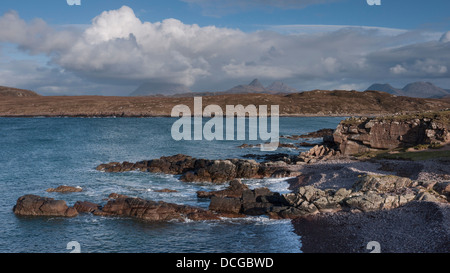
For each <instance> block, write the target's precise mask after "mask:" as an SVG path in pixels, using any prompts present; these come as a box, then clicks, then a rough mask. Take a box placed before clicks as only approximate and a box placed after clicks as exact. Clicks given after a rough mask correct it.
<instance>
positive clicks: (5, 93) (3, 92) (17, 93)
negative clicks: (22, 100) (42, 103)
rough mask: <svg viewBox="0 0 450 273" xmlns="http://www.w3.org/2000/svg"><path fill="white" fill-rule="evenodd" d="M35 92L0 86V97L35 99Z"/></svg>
mask: <svg viewBox="0 0 450 273" xmlns="http://www.w3.org/2000/svg"><path fill="white" fill-rule="evenodd" d="M37 96H40V95H39V94H37V93H36V92H33V91H30V90H25V89H18V88H12V87H6V86H0V97H37Z"/></svg>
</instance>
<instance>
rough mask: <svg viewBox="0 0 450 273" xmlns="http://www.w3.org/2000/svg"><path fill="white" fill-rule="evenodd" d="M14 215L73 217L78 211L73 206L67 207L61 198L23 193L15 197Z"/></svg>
mask: <svg viewBox="0 0 450 273" xmlns="http://www.w3.org/2000/svg"><path fill="white" fill-rule="evenodd" d="M13 212H14V213H15V214H16V215H22V216H61V217H74V216H77V215H78V212H77V210H76V209H75V208H73V207H68V206H67V204H66V202H65V201H63V200H55V199H53V198H48V197H41V196H37V195H24V196H22V197H19V199H17V203H16V205H15V206H14V208H13Z"/></svg>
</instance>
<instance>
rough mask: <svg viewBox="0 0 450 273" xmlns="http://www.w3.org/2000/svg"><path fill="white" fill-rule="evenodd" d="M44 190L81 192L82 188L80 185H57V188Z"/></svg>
mask: <svg viewBox="0 0 450 273" xmlns="http://www.w3.org/2000/svg"><path fill="white" fill-rule="evenodd" d="M46 191H47V192H60V193H69V192H82V191H83V189H82V188H81V187H71V186H59V187H57V188H50V189H47V190H46Z"/></svg>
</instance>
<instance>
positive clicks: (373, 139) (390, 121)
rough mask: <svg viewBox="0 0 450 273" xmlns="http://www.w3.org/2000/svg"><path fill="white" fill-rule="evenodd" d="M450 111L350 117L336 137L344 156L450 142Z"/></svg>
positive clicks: (336, 132)
mask: <svg viewBox="0 0 450 273" xmlns="http://www.w3.org/2000/svg"><path fill="white" fill-rule="evenodd" d="M449 117H450V111H442V112H436V113H425V114H420V115H410V116H393V117H385V118H367V117H363V118H350V119H347V120H344V121H342V122H341V123H340V124H339V125H338V127H337V128H336V130H335V132H334V134H333V138H334V142H335V143H336V144H337V145H338V149H339V150H340V151H341V153H342V154H343V155H354V154H359V153H365V152H370V151H377V150H390V149H395V148H404V147H413V146H416V145H419V144H431V143H440V144H445V143H449V142H450V131H449V128H450V125H449V122H448V120H449Z"/></svg>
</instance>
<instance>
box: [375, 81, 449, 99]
mask: <svg viewBox="0 0 450 273" xmlns="http://www.w3.org/2000/svg"><path fill="white" fill-rule="evenodd" d="M369 90H371V91H382V92H386V93H389V94H392V95H396V96H406V97H413V98H443V97H446V96H449V95H450V90H446V89H442V88H440V87H437V86H436V85H434V84H432V83H431V82H413V83H409V84H407V85H406V86H405V87H403V88H402V89H399V88H395V87H393V86H391V85H390V84H387V83H385V84H380V83H376V84H372V85H371V86H370V87H369V88H367V89H366V91H369Z"/></svg>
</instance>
